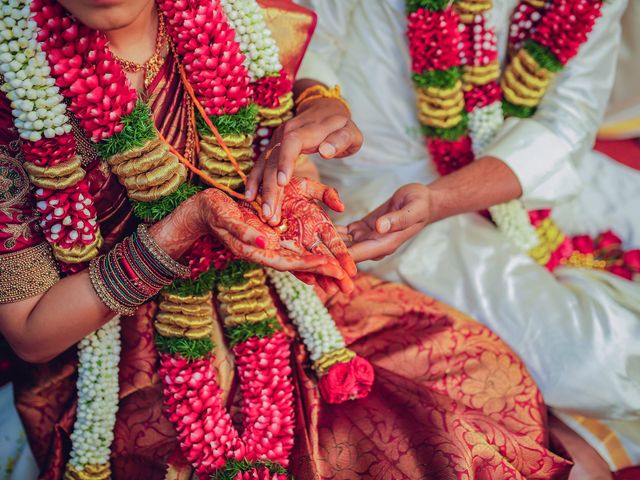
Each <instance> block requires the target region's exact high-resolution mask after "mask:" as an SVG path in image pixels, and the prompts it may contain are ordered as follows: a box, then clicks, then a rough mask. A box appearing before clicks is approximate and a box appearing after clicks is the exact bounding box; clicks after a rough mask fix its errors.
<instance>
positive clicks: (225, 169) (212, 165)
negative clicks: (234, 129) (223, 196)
mask: <svg viewBox="0 0 640 480" xmlns="http://www.w3.org/2000/svg"><path fill="white" fill-rule="evenodd" d="M253 138H254V136H253V135H247V134H235V135H224V136H222V140H223V142H224V144H225V145H226V147H227V148H228V149H229V151H230V152H231V154H232V155H233V158H235V160H236V161H237V162H238V165H239V166H240V169H241V170H242V171H243V172H244V173H245V174H247V173H249V171H251V168H252V167H253V156H254V153H253V147H252V144H253ZM198 160H199V162H200V168H201V169H202V170H203V171H204V172H205V173H207V175H209V176H210V177H211V178H212V179H213V180H215V181H216V182H218V183H220V184H222V185H225V186H227V187H230V188H233V189H236V188H239V187H240V186H242V184H243V181H242V178H240V176H239V175H238V172H237V171H236V169H235V167H234V165H233V164H232V163H231V162H230V161H229V158H228V157H227V153H226V152H225V150H224V148H223V147H222V146H221V145H220V143H219V142H218V140H217V139H216V137H215V136H213V135H203V136H202V139H201V140H200V153H199V155H198Z"/></svg>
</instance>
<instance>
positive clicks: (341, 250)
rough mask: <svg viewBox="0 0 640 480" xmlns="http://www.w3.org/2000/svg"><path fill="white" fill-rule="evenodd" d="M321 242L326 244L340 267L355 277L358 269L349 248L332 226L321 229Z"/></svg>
mask: <svg viewBox="0 0 640 480" xmlns="http://www.w3.org/2000/svg"><path fill="white" fill-rule="evenodd" d="M319 234H320V240H322V241H323V242H324V244H325V245H326V246H327V248H328V249H329V251H330V252H331V254H332V255H333V256H334V257H335V258H336V260H338V263H340V266H341V267H342V268H343V269H344V271H345V272H347V275H349V276H350V277H355V276H356V274H357V273H358V268H357V267H356V264H355V262H354V261H353V259H352V258H351V255H350V254H349V250H347V246H346V245H345V244H344V242H343V241H342V240H341V239H340V237H339V236H338V233H337V232H336V231H335V230H334V228H333V227H332V226H331V225H325V226H323V227H322V228H321V229H320V232H319Z"/></svg>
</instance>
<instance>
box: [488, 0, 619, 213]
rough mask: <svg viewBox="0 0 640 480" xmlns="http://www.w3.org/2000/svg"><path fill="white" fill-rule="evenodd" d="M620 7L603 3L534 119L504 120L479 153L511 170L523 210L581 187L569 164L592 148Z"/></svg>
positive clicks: (607, 88) (612, 66) (610, 73)
mask: <svg viewBox="0 0 640 480" xmlns="http://www.w3.org/2000/svg"><path fill="white" fill-rule="evenodd" d="M626 4H627V2H626V0H619V1H615V2H605V3H604V5H603V7H602V16H601V18H599V19H598V20H597V21H596V24H595V26H594V29H593V31H592V32H591V33H590V34H589V37H588V40H587V42H586V43H585V44H584V45H582V46H581V48H580V51H579V53H578V55H577V56H576V57H575V58H573V59H572V60H571V61H569V63H568V64H567V65H566V67H565V68H564V69H563V71H562V72H561V73H559V74H558V76H557V77H556V79H555V80H554V81H553V82H552V84H551V86H550V88H549V91H548V92H547V93H546V95H545V96H544V98H543V99H542V101H541V103H540V105H539V106H538V109H537V110H536V113H535V115H534V116H533V117H531V118H527V119H517V118H510V119H508V120H507V121H506V122H505V125H504V127H503V128H502V131H501V132H500V133H499V134H498V136H497V138H496V139H495V140H494V142H493V143H492V144H491V145H490V146H489V147H488V149H487V150H486V151H485V152H484V154H485V155H489V156H493V157H496V158H499V159H501V160H502V161H504V162H505V163H506V164H507V165H508V166H509V167H510V168H511V169H512V170H513V171H514V173H515V175H516V177H517V178H518V180H519V182H520V184H521V185H522V201H523V202H524V204H525V206H526V207H527V208H528V209H535V208H548V207H551V206H553V205H555V204H557V203H559V202H561V201H563V200H566V199H567V198H570V197H572V196H574V195H575V194H577V193H578V191H579V190H580V188H581V180H580V177H579V175H578V172H577V170H576V169H575V167H574V161H576V160H577V159H579V158H580V157H581V156H582V155H584V154H585V153H586V152H587V151H588V150H589V149H590V148H591V147H592V146H593V143H594V140H595V136H596V133H597V130H598V126H599V125H600V122H601V121H602V117H603V115H604V112H605V108H606V106H607V102H608V99H609V95H610V93H611V89H612V86H613V80H614V77H615V72H616V62H617V58H618V51H619V48H620V37H621V25H620V18H621V16H622V14H623V12H624V10H625V6H626ZM494 183H495V182H494ZM493 186H494V185H488V187H490V188H493Z"/></svg>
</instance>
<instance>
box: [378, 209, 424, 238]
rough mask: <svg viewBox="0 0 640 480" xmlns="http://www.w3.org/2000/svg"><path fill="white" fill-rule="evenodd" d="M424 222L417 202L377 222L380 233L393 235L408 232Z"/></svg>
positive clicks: (386, 214)
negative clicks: (393, 233)
mask: <svg viewBox="0 0 640 480" xmlns="http://www.w3.org/2000/svg"><path fill="white" fill-rule="evenodd" d="M422 221H423V219H422V214H421V212H420V208H419V205H417V202H411V203H409V204H408V205H405V206H404V207H403V208H401V209H400V210H396V211H394V212H389V213H385V214H384V215H382V216H380V217H379V218H378V219H377V220H376V231H377V232H378V233H381V234H384V233H391V232H399V231H400V230H406V229H407V228H410V227H412V226H414V225H416V224H418V223H421V222H422Z"/></svg>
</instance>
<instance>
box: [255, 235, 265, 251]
mask: <svg viewBox="0 0 640 480" xmlns="http://www.w3.org/2000/svg"><path fill="white" fill-rule="evenodd" d="M266 246H267V239H266V238H264V237H263V236H262V235H260V236H259V237H256V247H258V248H265V247H266Z"/></svg>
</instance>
